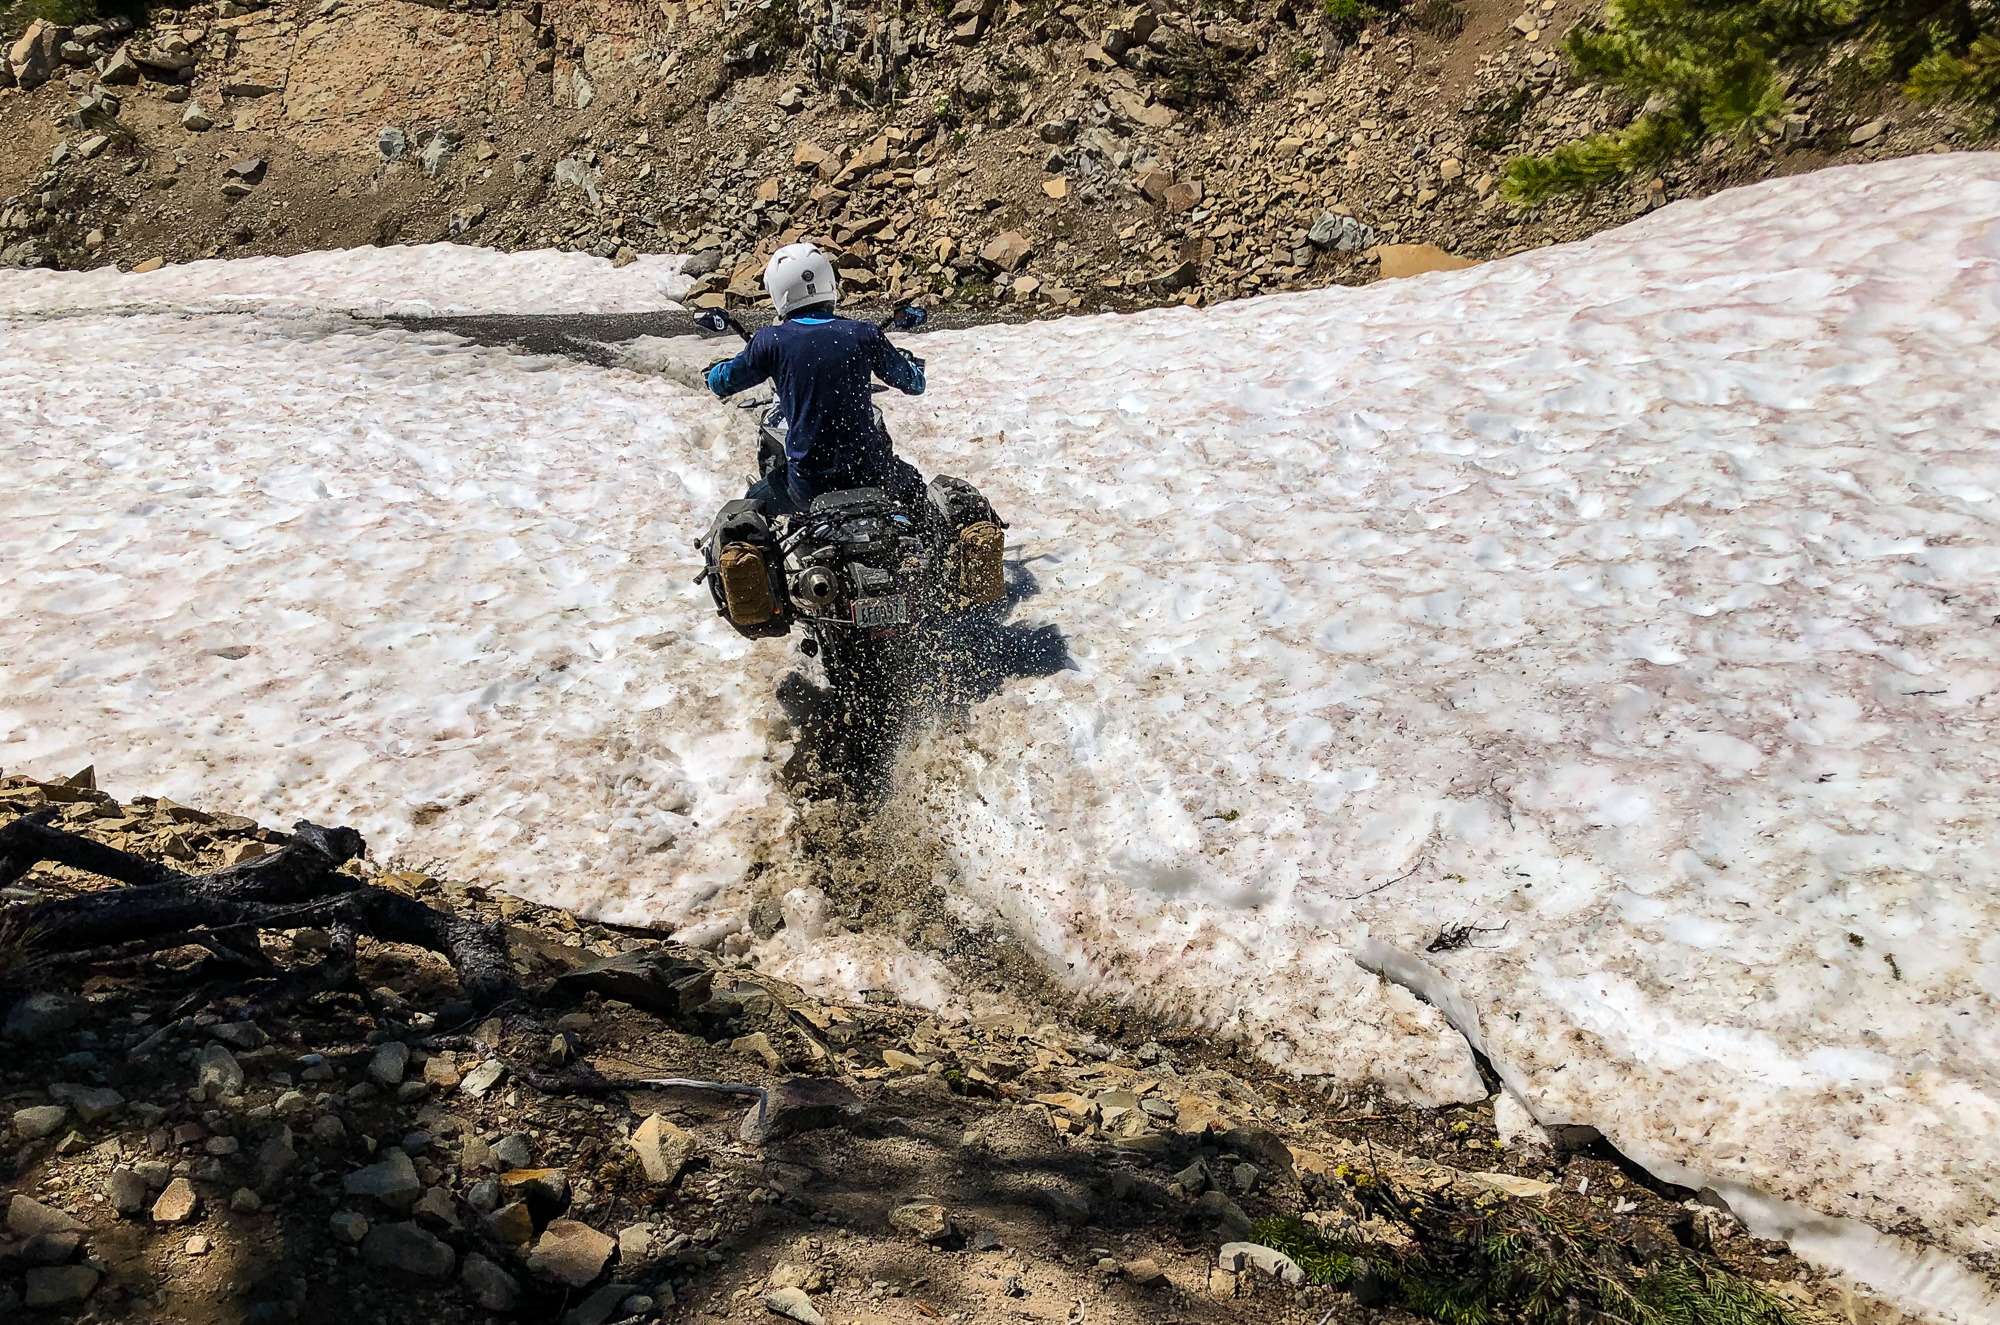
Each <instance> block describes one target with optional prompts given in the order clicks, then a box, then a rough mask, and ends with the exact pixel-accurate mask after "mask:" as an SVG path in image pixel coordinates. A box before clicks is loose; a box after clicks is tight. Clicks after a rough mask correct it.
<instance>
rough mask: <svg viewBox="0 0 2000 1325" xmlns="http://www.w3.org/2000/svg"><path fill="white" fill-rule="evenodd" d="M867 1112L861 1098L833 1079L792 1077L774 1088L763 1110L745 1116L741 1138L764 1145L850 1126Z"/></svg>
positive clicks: (754, 1110) (752, 1110)
mask: <svg viewBox="0 0 2000 1325" xmlns="http://www.w3.org/2000/svg"><path fill="white" fill-rule="evenodd" d="M866 1112H867V1110H866V1106H865V1105H864V1104H863V1103H862V1101H861V1097H860V1096H858V1095H856V1094H855V1093H854V1092H853V1091H852V1090H849V1089H848V1088H847V1087H846V1086H843V1085H842V1084H841V1083H840V1082H838V1081H835V1080H833V1079H832V1078H830V1077H789V1078H787V1079H786V1080H784V1081H781V1082H779V1083H778V1084H777V1085H776V1086H774V1087H772V1088H771V1091H770V1098H769V1099H768V1100H766V1101H765V1104H764V1107H763V1108H762V1109H761V1110H760V1109H755V1108H753V1109H751V1110H750V1111H749V1112H748V1113H746V1114H745V1115H744V1117H743V1126H742V1127H741V1129H739V1135H740V1136H741V1137H742V1139H743V1140H745V1141H747V1142H749V1143H750V1144H751V1145H763V1144H765V1143H766V1142H769V1141H781V1140H784V1139H785V1138H786V1137H793V1136H798V1135H800V1134H802V1133H805V1132H816V1131H819V1130H821V1129H822V1128H827V1127H844V1126H848V1125H850V1124H853V1123H855V1122H858V1121H860V1119H861V1118H862V1117H863V1116H864V1115H865V1114H866ZM760 1114H761V1117H760Z"/></svg>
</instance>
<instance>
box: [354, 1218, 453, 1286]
mask: <svg viewBox="0 0 2000 1325" xmlns="http://www.w3.org/2000/svg"><path fill="white" fill-rule="evenodd" d="M361 1259H362V1260H364V1261H366V1262H368V1264H370V1265H372V1266H374V1267H375V1268H376V1269H378V1270H401V1271H403V1272H404V1273H405V1274H414V1275H419V1276H421V1277H423V1278H425V1279H444V1278H448V1277H449V1276H450V1274H451V1272H452V1269H453V1268H454V1267H455V1266H456V1265H457V1264H458V1253H456V1252H454V1251H453V1250H452V1249H451V1248H450V1247H448V1246H446V1245H445V1244H444V1243H442V1242H440V1241H438V1240H437V1239H436V1238H435V1237H432V1236H431V1235H430V1234H429V1233H426V1232H425V1231H424V1230H423V1229H421V1228H419V1227H418V1226H417V1225H415V1224H413V1223H409V1224H381V1225H378V1226H376V1227H375V1228H371V1229H369V1230H368V1236H367V1237H365V1238H363V1239H362V1240H361Z"/></svg>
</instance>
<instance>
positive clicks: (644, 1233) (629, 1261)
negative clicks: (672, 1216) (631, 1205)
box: [618, 1224, 653, 1268]
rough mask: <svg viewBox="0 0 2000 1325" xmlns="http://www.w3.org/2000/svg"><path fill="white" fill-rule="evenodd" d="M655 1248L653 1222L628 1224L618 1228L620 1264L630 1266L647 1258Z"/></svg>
mask: <svg viewBox="0 0 2000 1325" xmlns="http://www.w3.org/2000/svg"><path fill="white" fill-rule="evenodd" d="M652 1249H653V1226H652V1225H651V1224H628V1225H626V1226H625V1227H624V1228H621V1229H619V1230H618V1264H620V1265H621V1266H625V1267H627V1268H630V1267H631V1266H634V1265H637V1264H638V1263H639V1262H640V1261H643V1260H645V1259H646V1253H647V1252H649V1251H651V1250H652Z"/></svg>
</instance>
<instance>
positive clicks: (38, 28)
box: [7, 18, 70, 1020]
mask: <svg viewBox="0 0 2000 1325" xmlns="http://www.w3.org/2000/svg"><path fill="white" fill-rule="evenodd" d="M69 36H70V30H69V29H68V28H66V27H61V26H59V25H57V24H54V23H51V22H49V21H48V20H47V19H42V18H38V19H36V20H35V21H34V22H33V23H30V24H29V25H28V30H27V31H26V32H24V33H22V34H21V39H20V40H19V41H17V42H15V43H14V45H13V46H12V48H10V49H9V50H8V52H7V65H8V67H9V68H10V69H12V70H13V71H14V79H15V81H16V82H18V83H19V84H20V85H21V89H22V90H23V91H27V90H29V89H32V88H37V87H40V86H41V85H42V84H44V83H46V82H48V81H49V80H50V79H51V78H53V77H55V75H56V67H57V66H58V65H59V64H60V63H61V62H62V56H61V50H62V44H63V43H64V42H66V41H68V40H69ZM30 997H33V996H32V995H30ZM10 1020H11V1019H10Z"/></svg>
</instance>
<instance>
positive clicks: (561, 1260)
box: [528, 1219, 618, 1288]
mask: <svg viewBox="0 0 2000 1325" xmlns="http://www.w3.org/2000/svg"><path fill="white" fill-rule="evenodd" d="M617 1249H618V1243H617V1241H616V1240H615V1239H613V1238H610V1237H607V1236H606V1235H605V1234H603V1233H600V1232H598V1231H597V1230H596V1229H594V1228H592V1227H591V1226H590V1225H588V1224H585V1223H580V1222H578V1221H577V1220H574V1219H557V1220H553V1221H551V1222H550V1224H549V1226H548V1227H547V1228H546V1229H543V1230H542V1236H541V1238H540V1239H539V1240H537V1241H536V1243H535V1249H534V1250H533V1251H532V1252H530V1253H528V1271H529V1273H531V1274H533V1275H535V1276H537V1277H538V1278H542V1279H553V1280H554V1281H555V1282H557V1283H559V1284H565V1285H567V1286H568V1287H570V1288H583V1287H585V1286H587V1285H588V1284H589V1283H590V1282H591V1281H592V1280H593V1279H595V1278H597V1276H598V1274H599V1273H601V1272H602V1271H603V1269H604V1263H605V1262H606V1261H608V1260H610V1259H611V1253H612V1252H614V1251H616V1250H617Z"/></svg>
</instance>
